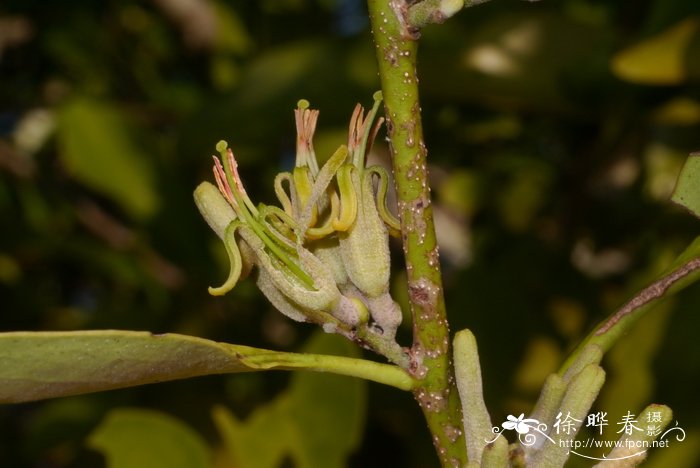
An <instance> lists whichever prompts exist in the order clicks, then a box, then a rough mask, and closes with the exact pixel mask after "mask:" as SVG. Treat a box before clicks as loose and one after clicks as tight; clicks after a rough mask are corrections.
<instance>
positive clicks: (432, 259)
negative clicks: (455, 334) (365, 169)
mask: <svg viewBox="0 0 700 468" xmlns="http://www.w3.org/2000/svg"><path fill="white" fill-rule="evenodd" d="M368 5H369V14H370V19H371V22H372V30H373V33H374V39H375V47H376V55H377V61H378V64H379V76H380V80H381V85H382V92H383V95H384V104H385V113H386V122H387V131H388V133H389V140H390V146H391V155H392V164H393V171H394V180H395V184H396V192H397V199H398V210H399V215H400V218H401V232H402V239H403V248H404V254H405V257H406V270H407V276H408V291H409V299H410V303H411V313H412V316H413V340H414V341H413V347H412V349H411V367H410V368H409V370H410V371H411V372H412V373H413V375H414V376H415V377H416V378H417V379H418V382H417V386H416V387H414V396H415V398H416V400H417V401H418V404H419V405H420V406H421V409H422V410H423V414H424V415H425V418H426V420H427V423H428V427H429V429H430V431H431V433H432V434H433V443H434V445H435V448H436V450H437V452H438V455H439V457H440V462H441V463H442V465H443V466H464V465H465V464H466V459H467V455H466V444H465V442H464V435H463V434H462V430H461V426H462V412H461V407H460V403H459V395H458V392H457V389H456V386H455V381H454V375H453V371H452V366H451V362H450V340H449V329H448V325H447V317H446V312H445V300H444V296H443V287H442V277H441V274H440V266H439V262H438V249H437V243H436V239H435V227H434V223H433V214H432V207H431V203H430V189H429V187H428V172H427V162H426V156H427V149H426V146H425V144H424V142H423V130H422V123H421V117H420V104H419V100H418V78H417V75H416V52H417V43H416V41H415V39H414V37H413V34H412V31H411V28H410V27H409V26H408V25H407V23H406V16H405V15H406V13H407V11H406V9H407V5H406V3H405V2H403V1H399V0H369V1H368Z"/></svg>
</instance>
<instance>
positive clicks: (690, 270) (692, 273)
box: [559, 237, 700, 376]
mask: <svg viewBox="0 0 700 468" xmlns="http://www.w3.org/2000/svg"><path fill="white" fill-rule="evenodd" d="M698 280H700V237H698V238H696V239H695V241H694V242H693V243H692V244H691V245H690V246H689V247H688V248H687V249H686V250H685V251H684V252H683V253H682V254H681V255H680V256H679V257H678V258H677V259H676V260H675V261H674V262H673V265H671V267H670V268H669V269H668V270H667V271H666V272H665V273H664V274H662V275H661V276H660V277H659V278H658V279H657V280H656V281H654V282H653V283H651V284H650V285H649V286H647V287H646V288H644V289H642V290H641V291H640V292H639V293H637V295H635V296H634V297H632V299H630V300H629V301H627V303H625V304H624V305H623V306H622V307H620V308H619V309H618V310H617V311H616V312H615V313H614V314H612V315H611V316H610V317H608V318H607V319H605V320H603V321H602V322H601V323H600V324H598V325H597V326H596V327H595V328H594V329H593V331H592V332H591V333H590V334H589V335H588V336H587V337H586V338H585V339H584V340H583V341H582V342H581V343H580V344H579V345H578V347H577V348H576V349H575V350H574V351H573V352H572V353H571V355H570V356H569V357H568V358H567V359H566V361H565V362H564V364H562V366H561V368H560V369H559V375H560V376H563V375H564V374H565V373H566V371H567V370H568V369H569V368H570V367H571V366H572V365H573V364H574V363H575V362H576V360H577V358H578V357H579V356H580V355H581V353H582V352H583V351H584V350H585V349H586V347H588V346H589V345H597V346H599V347H600V349H601V350H602V352H603V353H605V352H607V351H608V350H609V349H610V348H611V347H612V346H613V345H614V344H615V343H616V342H617V340H618V339H619V338H620V337H621V336H622V335H624V334H625V333H626V332H627V331H628V330H629V329H630V328H631V327H632V326H634V324H635V323H637V321H639V319H640V318H642V317H643V316H644V314H646V313H647V312H649V311H650V310H651V309H653V308H654V307H655V306H656V305H657V304H658V303H659V302H661V301H663V300H664V299H667V298H668V297H670V296H671V295H673V294H675V293H677V292H679V291H681V290H682V289H684V288H685V287H687V286H689V285H691V284H693V283H694V282H695V281H698Z"/></svg>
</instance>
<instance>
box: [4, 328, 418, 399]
mask: <svg viewBox="0 0 700 468" xmlns="http://www.w3.org/2000/svg"><path fill="white" fill-rule="evenodd" d="M268 369H281V370H290V369H309V370H316V371H320V372H333V373H337V374H343V375H350V376H355V377H362V378H367V379H369V380H374V381H377V382H381V383H386V384H389V385H393V386H396V387H398V388H402V389H404V390H408V389H410V388H411V386H412V379H411V378H410V377H409V376H408V374H406V373H405V372H404V371H402V370H401V369H399V368H398V367H396V366H391V365H388V364H379V363H375V362H370V361H365V360H362V359H353V358H347V357H340V356H324V355H315V354H296V353H282V352H275V351H269V350H265V349H257V348H251V347H248V346H240V345H231V344H226V343H217V342H214V341H210V340H205V339H202V338H196V337H192V336H185V335H177V334H171V333H168V334H162V335H154V334H152V333H149V332H137V331H119V330H95V331H80V332H10V333H0V403H17V402H23V401H32V400H40V399H43V398H53V397H60V396H66V395H75V394H80V393H89V392H97V391H102V390H110V389H115V388H123V387H130V386H135V385H143V384H148V383H155V382H162V381H166V380H176V379H184V378H188V377H195V376H199V375H209V374H222V373H230V372H250V371H258V370H268Z"/></svg>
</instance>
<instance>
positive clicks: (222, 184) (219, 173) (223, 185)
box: [212, 156, 237, 207]
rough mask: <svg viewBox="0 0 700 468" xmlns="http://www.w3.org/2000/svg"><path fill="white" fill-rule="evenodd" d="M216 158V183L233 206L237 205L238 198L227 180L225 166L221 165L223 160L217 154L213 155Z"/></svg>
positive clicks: (214, 169)
mask: <svg viewBox="0 0 700 468" xmlns="http://www.w3.org/2000/svg"><path fill="white" fill-rule="evenodd" d="M212 158H213V159H214V167H213V168H212V169H213V171H214V178H215V179H216V185H217V186H218V187H219V191H220V192H221V194H222V195H223V196H224V198H226V200H227V201H228V202H229V203H230V204H231V205H232V206H233V207H235V206H237V204H236V199H235V198H234V197H233V192H231V187H230V186H229V184H228V181H227V180H226V173H225V172H224V168H223V167H222V166H221V161H219V158H217V157H216V156H212Z"/></svg>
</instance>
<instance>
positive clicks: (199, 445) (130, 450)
mask: <svg viewBox="0 0 700 468" xmlns="http://www.w3.org/2000/svg"><path fill="white" fill-rule="evenodd" d="M88 445H89V446H90V447H92V448H93V449H95V450H98V451H100V452H102V454H103V455H104V456H105V458H106V459H107V467H108V468H135V467H138V468H210V467H211V466H212V463H211V455H210V453H209V448H208V447H207V445H206V443H205V442H204V440H203V439H202V438H201V437H200V436H199V434H197V433H196V432H194V431H193V430H192V429H191V428H189V427H188V426H187V425H186V424H184V423H183V422H181V421H179V420H177V419H175V418H173V417H172V416H168V415H167V414H164V413H160V412H157V411H152V410H144V409H135V408H134V409H131V408H129V409H124V408H122V409H116V410H113V411H111V412H110V413H109V414H108V415H107V417H106V418H105V419H104V421H102V423H101V424H100V425H99V426H98V427H97V429H95V431H94V432H93V433H92V434H91V435H90V437H89V439H88Z"/></svg>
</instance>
